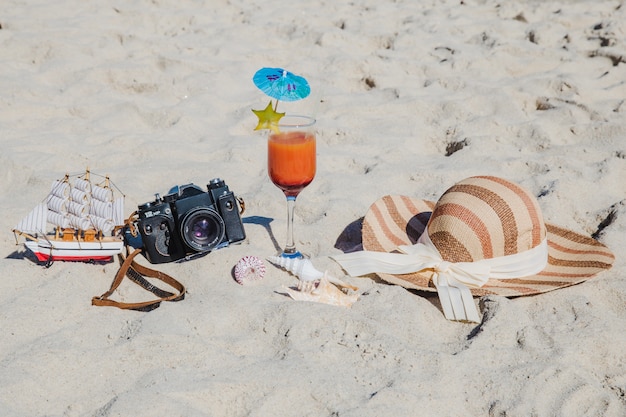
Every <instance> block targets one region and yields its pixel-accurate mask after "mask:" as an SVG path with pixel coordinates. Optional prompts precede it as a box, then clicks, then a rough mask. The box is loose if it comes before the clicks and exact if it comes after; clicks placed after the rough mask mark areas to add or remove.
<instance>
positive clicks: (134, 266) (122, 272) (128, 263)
mask: <svg viewBox="0 0 626 417" xmlns="http://www.w3.org/2000/svg"><path fill="white" fill-rule="evenodd" d="M140 253H141V249H135V250H134V251H133V252H132V253H131V254H130V255H128V257H126V259H124V257H123V256H122V255H120V260H123V262H122V265H121V266H120V269H119V270H118V271H117V274H116V275H115V279H114V280H113V284H111V289H109V291H107V292H105V293H104V294H102V295H101V296H99V297H93V298H92V299H91V304H92V305H95V306H111V307H118V308H122V309H127V310H138V311H151V310H154V309H155V308H157V307H159V306H160V305H161V302H162V301H180V300H183V299H184V298H185V291H186V290H185V286H184V285H183V284H181V283H180V282H178V281H177V280H175V279H174V278H172V277H170V276H169V275H167V274H165V273H163V272H160V271H155V270H154V269H150V268H148V267H145V266H143V265H139V264H138V263H137V262H135V260H134V258H135V256H137V255H138V254H140ZM125 276H127V277H128V278H130V280H131V281H133V282H134V283H136V284H137V285H139V286H141V287H142V288H144V289H145V290H147V291H150V292H151V293H152V294H154V295H155V296H157V297H158V298H157V299H155V300H150V301H142V302H137V303H124V302H121V301H115V300H111V299H110V298H109V297H110V296H111V295H112V294H113V292H114V291H115V290H116V289H117V287H119V286H120V284H121V283H122V281H123V280H124V277H125ZM144 277H150V278H156V279H158V280H161V281H163V282H165V283H166V284H168V285H169V286H171V287H172V288H174V289H175V290H176V291H177V292H176V293H171V292H169V291H164V290H162V289H160V288H158V287H156V286H154V285H152V284H151V283H150V282H149V281H148V280H147V279H145V278H144Z"/></svg>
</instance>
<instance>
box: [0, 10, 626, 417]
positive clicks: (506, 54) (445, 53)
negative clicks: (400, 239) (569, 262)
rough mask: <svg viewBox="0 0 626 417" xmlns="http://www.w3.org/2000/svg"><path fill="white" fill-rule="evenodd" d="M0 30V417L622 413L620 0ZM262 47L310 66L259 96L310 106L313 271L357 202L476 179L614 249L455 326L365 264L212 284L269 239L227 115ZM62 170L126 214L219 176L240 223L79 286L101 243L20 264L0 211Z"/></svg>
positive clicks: (252, 93)
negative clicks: (311, 291) (291, 293)
mask: <svg viewBox="0 0 626 417" xmlns="http://www.w3.org/2000/svg"><path fill="white" fill-rule="evenodd" d="M0 25H1V29H0V57H1V58H0V63H1V64H0V141H1V144H2V151H1V153H0V194H1V195H2V205H1V207H2V216H1V218H0V230H3V231H4V232H3V233H2V234H0V254H1V257H0V276H1V278H0V329H1V334H0V415H2V416H5V417H7V416H10V417H13V416H29V417H32V416H98V417H105V416H135V417H138V416H161V415H162V416H166V415H167V416H259V417H260V416H294V417H295V416H298V417H302V416H341V417H347V416H352V417H364V416H507V417H511V416H514V417H518V416H519V417H522V416H538V417H539V416H609V417H618V416H619V417H622V416H624V415H626V273H625V271H626V260H625V255H626V250H625V247H626V103H625V99H626V3H624V2H620V1H595V0H585V1H573V2H567V1H565V2H553V1H547V2H539V1H537V2H534V1H522V2H499V1H496V0H485V1H474V0H463V1H459V0H456V1H424V2H413V1H402V0H399V1H376V0H365V1H355V2H350V3H348V2H324V1H322V2H290V1H286V0H279V1H256V0H254V1H242V0H232V1H229V0H215V1H200V0H198V1H194V0H176V1H174V0H151V1H148V0H128V1H117V2H108V1H105V2H86V1H80V0H63V1H57V2H51V1H43V0H31V1H22V0H3V1H2V4H1V5H0ZM264 66H270V67H273V66H276V67H284V68H287V69H289V70H290V71H293V72H294V73H297V74H299V75H302V76H304V77H306V78H307V79H308V80H309V82H310V84H311V87H312V91H313V92H312V94H311V96H310V97H309V98H307V99H306V100H304V101H301V102H297V103H290V104H287V103H281V104H280V107H279V110H282V111H287V112H294V113H306V112H313V113H314V114H315V116H316V117H317V119H318V123H317V128H318V173H317V176H316V178H315V181H314V182H313V183H312V184H311V185H310V186H309V187H308V188H306V189H305V191H304V192H303V193H302V194H301V196H300V197H299V198H298V204H297V209H296V223H295V231H296V238H297V244H298V245H299V247H301V248H302V249H303V250H304V251H306V252H308V253H309V254H310V255H311V257H312V260H313V262H314V264H315V265H316V266H317V267H318V268H319V269H321V270H324V269H328V270H329V271H330V272H331V273H332V274H333V275H336V276H339V277H344V275H343V273H342V271H341V269H340V268H339V266H338V265H337V264H335V263H334V262H333V261H331V260H330V259H329V258H328V257H329V256H330V255H333V254H338V253H341V250H342V249H343V250H348V249H353V248H354V247H355V246H358V244H359V233H360V231H359V228H358V224H359V219H360V218H361V217H362V216H363V215H364V214H365V212H366V211H367V208H368V207H369V205H370V204H371V203H372V202H374V201H375V200H376V199H377V198H379V197H381V196H383V195H385V194H406V195H411V196H416V197H420V198H425V199H430V200H436V199H437V198H438V197H439V195H441V194H442V193H443V192H444V191H445V190H446V189H447V188H448V187H449V186H451V185H453V184H454V183H455V182H457V181H459V180H461V179H463V178H466V177H468V176H472V175H479V174H489V175H499V176H503V177H505V178H507V179H510V180H513V181H515V182H518V183H520V184H522V185H524V186H526V187H527V188H528V189H530V190H531V191H532V192H533V193H534V194H535V195H536V196H538V200H539V203H540V205H541V207H542V210H543V212H544V217H545V218H546V220H547V221H549V222H551V223H555V224H558V225H561V226H564V227H567V228H570V229H572V230H575V231H577V232H580V233H585V234H589V235H591V234H593V233H596V232H599V233H598V235H599V240H600V241H601V242H603V243H605V244H606V245H608V246H609V247H610V248H611V249H612V250H613V252H614V253H615V256H616V261H615V264H614V267H613V268H612V269H611V270H609V271H607V272H604V273H602V274H600V275H598V276H597V277H595V278H594V279H592V280H590V281H587V282H585V283H583V284H581V285H577V286H574V287H570V288H566V289H562V290H558V291H555V292H551V293H546V294H542V295H538V296H532V297H526V298H520V299H506V298H502V297H497V296H489V297H485V298H483V299H482V300H480V306H481V312H482V313H483V314H484V319H483V322H482V323H481V324H480V325H475V324H474V325H473V324H463V323H455V322H449V321H446V320H445V318H444V316H443V314H442V313H441V311H440V310H439V307H438V305H437V302H436V299H433V298H426V297H422V296H420V295H418V294H415V293H412V292H410V291H407V290H405V289H403V288H401V287H398V286H392V285H388V284H385V283H381V282H375V281H373V280H371V279H368V278H351V277H345V279H346V281H349V282H351V283H352V284H355V285H357V286H358V287H359V288H360V290H359V292H360V293H361V294H362V295H361V298H360V299H359V301H358V302H357V303H356V304H354V305H353V307H352V308H351V309H344V308H340V307H334V306H328V305H322V304H314V303H304V302H296V301H293V300H291V299H289V298H287V297H285V296H283V295H281V294H278V293H277V291H278V290H279V289H280V288H281V286H283V285H285V286H292V285H295V283H296V281H295V279H294V278H293V277H292V276H290V275H289V274H288V273H286V272H285V271H282V270H280V269H277V268H275V267H273V266H271V265H269V264H268V272H267V275H266V277H265V278H264V279H263V280H262V281H260V282H258V283H255V284H253V285H246V286H241V285H238V284H237V283H236V282H235V281H234V280H233V278H232V275H231V270H232V268H233V266H234V265H235V263H236V262H237V260H238V259H240V258H241V257H243V256H244V255H256V256H259V257H261V258H266V257H268V256H270V255H273V254H274V253H275V251H276V250H277V247H276V245H277V244H279V245H282V244H283V243H284V241H285V235H286V208H285V207H286V204H285V201H284V197H283V196H282V194H281V193H280V191H279V190H278V189H277V188H276V187H275V186H274V185H273V184H272V183H271V182H270V180H269V179H268V178H267V174H266V144H265V141H264V138H263V134H261V133H259V132H253V128H254V126H255V125H256V118H255V116H254V115H253V114H252V112H251V109H253V108H254V109H262V108H263V107H265V106H266V105H267V102H268V100H269V99H268V97H267V96H265V95H263V93H261V92H260V91H259V90H258V89H257V88H256V87H255V86H254V85H253V83H252V81H251V78H252V75H253V74H254V72H255V71H256V70H257V69H259V68H261V67H264ZM455 144H457V145H456V146H455ZM459 144H460V145H459ZM455 147H456V148H457V151H456V152H454V153H452V154H451V155H449V156H447V155H446V153H450V152H448V151H451V150H453V148H455ZM86 167H89V168H90V169H91V170H93V171H94V172H97V173H102V174H109V175H110V176H111V178H112V179H113V181H114V182H115V184H116V185H117V186H118V187H119V188H121V189H122V190H123V191H124V193H125V194H126V211H127V214H130V213H131V212H132V211H133V210H134V209H135V208H136V206H137V205H138V204H141V203H144V202H147V201H149V200H152V199H153V196H154V194H155V193H161V194H164V193H165V192H166V191H167V190H168V189H169V188H170V187H171V186H173V185H176V184H185V183H189V182H194V183H196V184H199V185H201V186H204V185H205V184H206V183H207V182H208V181H209V180H210V179H211V178H214V177H222V178H223V179H224V180H225V181H226V183H227V184H228V185H229V186H230V188H231V190H233V191H234V192H235V193H236V194H237V195H240V196H241V197H243V198H244V199H245V201H246V203H247V210H246V212H245V213H244V215H243V217H244V222H245V227H246V232H247V235H248V237H247V239H246V241H245V242H243V243H242V244H241V245H237V246H231V247H229V248H226V249H222V250H219V251H216V252H214V253H211V254H209V255H208V256H205V257H204V258H201V259H197V260H193V261H190V262H187V263H183V264H173V263H170V264H164V265H160V266H158V269H161V270H163V271H165V272H167V273H169V274H170V275H172V276H174V277H175V278H177V279H179V280H180V281H181V282H183V283H184V284H185V285H186V286H187V289H188V293H187V296H186V298H185V300H183V301H181V302H177V303H164V304H162V305H161V307H160V308H158V309H156V310H154V311H152V312H149V313H141V312H134V311H123V310H119V309H116V308H108V307H93V306H91V298H92V296H95V295H99V294H102V293H103V292H105V291H106V290H107V289H108V288H109V286H110V284H111V282H112V279H113V276H114V275H115V272H116V271H117V268H118V264H117V263H109V264H106V265H92V264H82V263H78V264H77V263H64V262H56V263H55V264H54V265H52V267H50V268H49V269H45V268H44V267H42V266H41V265H40V264H37V263H35V262H34V261H33V258H32V256H30V255H29V254H27V253H26V252H25V249H24V248H23V246H22V245H19V246H16V244H15V243H16V242H15V239H14V236H13V234H12V233H11V229H12V228H13V227H14V226H15V224H16V223H17V222H18V221H19V220H20V219H21V218H22V217H23V216H25V215H26V214H27V213H28V212H29V211H30V209H31V208H32V207H33V206H34V205H35V204H36V203H38V202H39V201H41V199H42V198H43V197H44V196H45V194H46V193H47V192H48V189H49V184H50V182H51V181H52V180H54V179H56V178H58V177H60V176H62V175H63V174H64V173H65V172H73V173H76V172H80V171H82V170H84V169H85V168H86ZM606 219H608V221H607V220H606ZM20 242H21V240H20ZM142 263H143V264H145V265H147V262H146V261H145V260H143V262H142ZM138 294H139V293H138V292H137V291H136V289H135V288H133V287H132V284H128V285H125V286H123V287H122V288H121V289H120V291H119V292H118V293H117V295H116V296H117V297H118V298H119V299H125V300H130V301H132V300H133V299H134V298H133V297H135V296H136V295H138Z"/></svg>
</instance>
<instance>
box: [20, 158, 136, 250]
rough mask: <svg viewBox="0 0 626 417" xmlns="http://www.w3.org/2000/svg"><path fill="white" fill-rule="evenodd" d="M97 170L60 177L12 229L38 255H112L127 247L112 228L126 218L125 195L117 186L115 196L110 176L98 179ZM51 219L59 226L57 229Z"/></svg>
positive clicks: (119, 224)
mask: <svg viewBox="0 0 626 417" xmlns="http://www.w3.org/2000/svg"><path fill="white" fill-rule="evenodd" d="M92 175H97V174H92V173H90V172H89V170H87V171H86V172H85V174H80V175H71V176H70V175H68V174H66V175H65V177H64V178H63V179H61V180H55V181H54V182H53V183H52V187H51V190H50V193H49V194H48V195H47V196H46V198H44V200H43V201H42V202H41V203H39V204H38V205H37V206H36V207H35V208H34V209H33V210H32V211H31V212H30V213H29V214H28V215H27V216H26V217H25V218H24V219H22V220H21V221H20V222H19V223H18V224H17V226H15V228H14V229H13V232H14V233H15V234H16V239H17V235H20V236H24V238H25V239H26V241H25V242H24V246H26V248H28V249H29V250H31V251H32V252H33V253H34V254H35V256H36V257H37V259H38V260H39V261H42V262H52V261H56V260H59V261H109V260H111V257H112V256H113V255H116V254H118V253H120V252H121V251H122V248H123V247H124V241H123V239H122V237H121V236H114V235H113V233H112V232H113V230H114V229H115V227H116V226H121V225H122V224H123V223H124V214H123V212H124V195H123V194H122V193H121V192H119V190H118V189H117V188H116V189H115V190H117V194H119V195H118V196H116V193H115V190H114V187H111V182H110V181H109V177H104V181H102V182H101V183H98V184H93V183H92V182H91V179H90V177H91V176H92ZM47 224H51V225H52V226H54V230H53V231H52V232H47V231H46V229H47Z"/></svg>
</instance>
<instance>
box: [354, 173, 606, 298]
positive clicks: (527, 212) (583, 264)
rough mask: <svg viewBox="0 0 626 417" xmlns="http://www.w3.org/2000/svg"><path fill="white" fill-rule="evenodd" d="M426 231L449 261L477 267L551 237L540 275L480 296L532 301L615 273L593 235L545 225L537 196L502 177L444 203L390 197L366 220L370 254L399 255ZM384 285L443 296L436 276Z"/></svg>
mask: <svg viewBox="0 0 626 417" xmlns="http://www.w3.org/2000/svg"><path fill="white" fill-rule="evenodd" d="M424 230H427V231H428V237H429V238H430V240H431V242H432V244H434V246H435V247H436V248H437V250H438V251H439V253H440V254H441V258H442V259H443V260H445V261H447V262H451V263H457V262H476V261H480V260H483V259H490V258H497V257H502V256H506V255H515V254H519V253H521V252H524V251H527V250H530V249H532V248H535V247H537V246H538V245H539V244H540V243H541V242H542V241H544V240H545V238H546V237H547V244H548V262H547V265H546V266H545V268H544V269H543V270H541V272H539V273H534V274H532V275H529V276H524V277H521V278H512V279H511V278H508V279H496V278H490V279H489V280H488V281H487V282H486V283H485V285H483V286H482V287H480V288H471V293H472V295H474V296H482V295H486V294H497V295H502V296H506V297H515V296H522V295H532V294H538V293H542V292H547V291H551V290H555V289H557V288H563V287H567V286H570V285H574V284H578V283H581V282H583V281H586V280H588V279H590V278H592V277H593V276H594V275H596V274H598V273H599V272H601V271H604V270H606V269H609V268H610V267H611V265H612V264H613V260H614V256H613V254H612V253H611V251H610V250H609V249H608V248H607V247H606V246H604V245H603V244H601V243H599V242H598V241H596V240H595V239H592V238H591V237H588V236H584V235H581V234H579V233H575V232H572V231H570V230H566V229H563V228H561V227H557V226H554V225H551V224H545V223H544V221H543V217H542V214H541V210H540V208H539V205H538V203H537V200H536V199H535V197H534V196H533V195H532V194H530V193H529V192H528V191H526V190H525V189H523V188H522V187H520V186H519V185H516V184H514V183H512V182H509V181H507V180H504V179H502V178H497V177H486V176H485V177H472V178H468V179H465V180H463V181H461V182H459V183H457V184H456V185H454V186H452V187H451V188H450V189H448V190H447V191H446V192H445V193H444V194H443V195H442V196H441V198H440V199H439V201H437V203H434V202H432V201H424V200H420V199H416V198H411V197H406V196H385V197H383V198H381V199H379V200H378V201H376V202H375V203H374V204H372V206H371V207H370V209H369V211H368V212H367V214H366V215H365V218H364V221H363V229H362V234H363V249H364V250H366V251H374V252H393V251H396V249H397V248H398V247H399V246H401V245H414V244H416V243H417V241H418V238H420V236H421V235H422V233H423V232H424ZM377 275H379V276H380V277H381V278H382V279H384V280H385V281H388V282H390V283H393V284H398V285H401V286H403V287H405V288H413V289H417V290H424V291H433V292H434V291H436V288H435V286H434V285H433V282H432V277H433V272H432V271H429V270H422V271H420V272H413V273H405V274H389V273H380V272H377Z"/></svg>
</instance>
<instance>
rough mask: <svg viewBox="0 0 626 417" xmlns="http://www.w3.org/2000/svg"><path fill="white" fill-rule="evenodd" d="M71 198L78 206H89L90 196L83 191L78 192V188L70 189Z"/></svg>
mask: <svg viewBox="0 0 626 417" xmlns="http://www.w3.org/2000/svg"><path fill="white" fill-rule="evenodd" d="M71 197H72V201H75V202H77V203H78V204H89V200H91V196H90V195H89V194H87V193H86V192H85V191H81V190H79V189H78V188H72V192H71Z"/></svg>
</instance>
